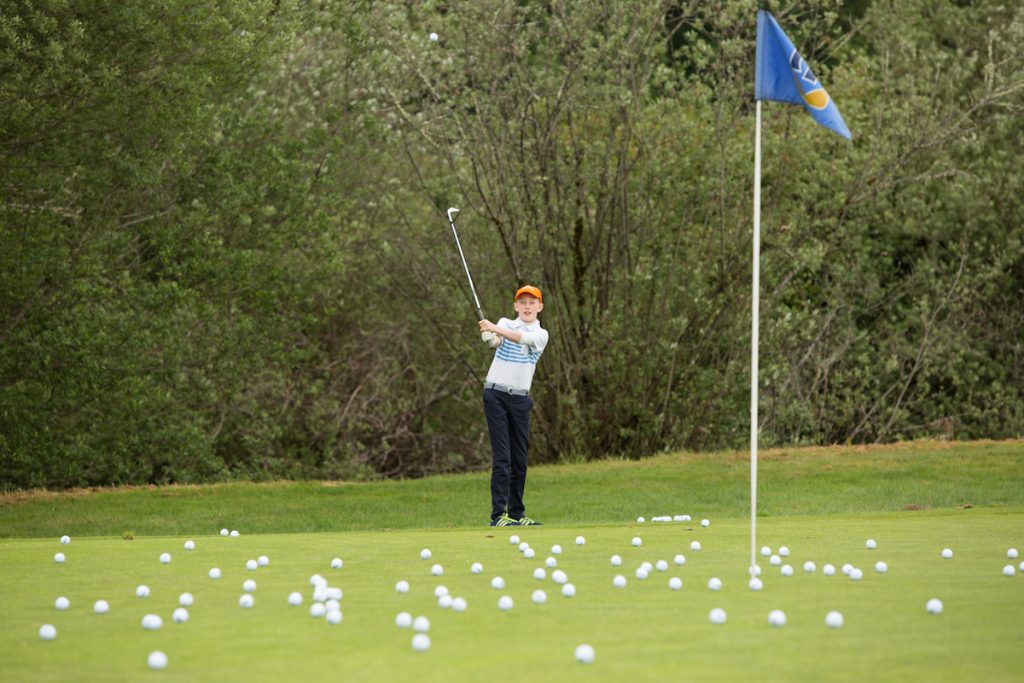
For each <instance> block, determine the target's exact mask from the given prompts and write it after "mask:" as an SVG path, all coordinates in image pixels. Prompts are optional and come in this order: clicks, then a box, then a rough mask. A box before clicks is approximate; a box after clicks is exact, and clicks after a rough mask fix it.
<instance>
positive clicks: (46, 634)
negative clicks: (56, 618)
mask: <svg viewBox="0 0 1024 683" xmlns="http://www.w3.org/2000/svg"><path fill="white" fill-rule="evenodd" d="M39 637H40V638H42V639H43V640H53V639H54V638H56V637H57V627H56V626H54V625H53V624H43V625H42V626H40V627H39Z"/></svg>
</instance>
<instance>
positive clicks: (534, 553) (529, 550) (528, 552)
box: [523, 548, 537, 560]
mask: <svg viewBox="0 0 1024 683" xmlns="http://www.w3.org/2000/svg"><path fill="white" fill-rule="evenodd" d="M536 556H537V551H535V550H534V549H533V548H527V549H526V550H524V551H523V557H525V558H526V559H528V560H532V559H533V558H535V557H536Z"/></svg>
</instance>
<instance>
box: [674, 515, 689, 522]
mask: <svg viewBox="0 0 1024 683" xmlns="http://www.w3.org/2000/svg"><path fill="white" fill-rule="evenodd" d="M685 516H686V515H673V517H672V521H673V522H685V521H686V520H685V519H683V517H685Z"/></svg>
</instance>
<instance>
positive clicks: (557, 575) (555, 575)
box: [551, 569, 569, 585]
mask: <svg viewBox="0 0 1024 683" xmlns="http://www.w3.org/2000/svg"><path fill="white" fill-rule="evenodd" d="M551 580H552V581H554V582H555V583H557V584H558V585H562V584H564V583H565V582H566V581H568V580H569V577H568V576H566V574H565V572H563V571H562V570H561V569H556V570H555V571H553V572H551Z"/></svg>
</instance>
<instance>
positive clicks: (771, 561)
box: [768, 555, 782, 567]
mask: <svg viewBox="0 0 1024 683" xmlns="http://www.w3.org/2000/svg"><path fill="white" fill-rule="evenodd" d="M768 564H770V565H772V566H773V567H778V566H779V565H780V564H782V558H781V557H779V556H778V555H772V556H771V557H769V558H768Z"/></svg>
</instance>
